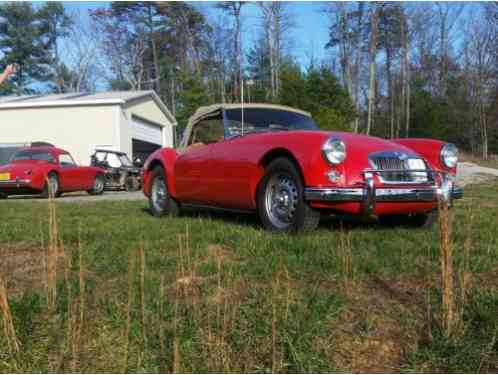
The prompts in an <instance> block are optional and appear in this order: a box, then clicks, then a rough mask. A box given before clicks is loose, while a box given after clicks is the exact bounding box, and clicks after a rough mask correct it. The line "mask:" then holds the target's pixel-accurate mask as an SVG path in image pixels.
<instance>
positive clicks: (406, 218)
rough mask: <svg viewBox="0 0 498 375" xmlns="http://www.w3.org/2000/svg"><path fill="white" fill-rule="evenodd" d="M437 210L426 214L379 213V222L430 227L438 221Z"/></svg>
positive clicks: (389, 224) (392, 224)
mask: <svg viewBox="0 0 498 375" xmlns="http://www.w3.org/2000/svg"><path fill="white" fill-rule="evenodd" d="M437 218H438V214H437V211H431V212H428V213H425V214H409V215H379V223H380V224H381V225H386V226H397V225H406V226H410V227H414V228H422V229H430V228H432V227H433V226H434V223H435V222H436V221H437Z"/></svg>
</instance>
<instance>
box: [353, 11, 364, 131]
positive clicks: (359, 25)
mask: <svg viewBox="0 0 498 375" xmlns="http://www.w3.org/2000/svg"><path fill="white" fill-rule="evenodd" d="M363 6H364V3H362V2H359V3H358V23H357V30H356V31H357V33H356V41H355V48H356V59H355V71H354V83H353V85H354V97H353V102H354V105H355V108H356V116H357V117H356V119H355V121H354V132H355V133H358V130H359V127H360V119H359V117H358V116H359V113H360V105H359V95H360V65H361V57H362V50H361V31H362V26H363V25H362V20H363Z"/></svg>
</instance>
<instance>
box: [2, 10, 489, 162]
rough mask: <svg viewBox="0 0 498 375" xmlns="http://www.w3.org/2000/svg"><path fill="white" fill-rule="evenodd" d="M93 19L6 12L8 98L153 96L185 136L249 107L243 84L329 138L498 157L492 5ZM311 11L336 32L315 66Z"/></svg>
mask: <svg viewBox="0 0 498 375" xmlns="http://www.w3.org/2000/svg"><path fill="white" fill-rule="evenodd" d="M85 11H88V15H87V14H77V13H76V12H74V11H69V10H68V9H67V6H65V5H64V4H63V3H55V4H54V3H46V4H31V3H4V4H2V5H0V70H3V68H5V67H6V66H7V65H8V64H12V63H17V64H18V65H19V71H18V72H17V74H16V75H15V76H13V77H11V78H10V79H9V81H8V82H7V83H4V84H3V85H2V86H1V87H0V94H2V95H12V94H17V95H22V94H34V93H50V92H53V93H65V92H94V91H103V90H155V91H156V92H157V93H158V95H159V96H160V97H161V99H162V100H163V101H164V102H165V103H166V104H167V106H168V107H169V108H170V110H171V112H172V113H173V114H174V115H175V116H176V117H177V119H178V121H179V123H180V124H181V125H184V124H185V122H186V119H187V118H188V116H189V115H191V114H192V112H193V111H194V110H195V109H196V108H197V107H198V106H200V105H208V104H212V103H216V102H238V101H240V92H241V85H244V92H245V100H250V101H253V102H270V103H280V104H286V105H291V106H295V107H298V108H301V109H303V110H307V111H310V112H311V113H312V115H313V117H314V118H315V120H316V121H317V123H318V124H319V125H320V127H322V128H323V129H328V130H347V131H354V132H361V133H366V134H371V135H376V136H380V137H384V138H396V137H432V138H440V139H444V140H447V141H450V142H454V143H456V144H457V145H458V146H460V147H461V148H463V149H464V150H467V151H469V152H472V153H474V154H476V155H480V156H482V157H483V158H484V159H487V158H488V157H490V155H494V154H497V153H498V109H497V105H496V104H497V100H498V82H497V76H498V75H497V71H496V70H497V66H498V65H497V58H498V38H497V35H498V6H497V3H493V2H491V3H472V4H470V3H439V2H430V3H404V2H399V3H388V2H370V3H359V2H341V3H334V2H331V3H323V4H321V5H320V9H317V8H316V7H315V8H311V7H308V6H307V5H306V4H304V5H303V4H293V3H286V2H278V3H277V2H243V1H237V2H217V3H209V4H207V5H204V6H202V7H201V6H197V5H196V4H190V3H182V2H178V3H169V2H140V1H137V2H126V3H124V2H113V3H110V4H109V5H108V6H106V5H104V4H99V5H98V6H95V7H93V8H90V9H88V10H85ZM302 12H314V17H316V18H320V19H321V20H323V21H324V23H325V24H326V25H327V27H328V30H324V33H328V37H327V39H328V42H327V43H325V45H319V46H318V48H320V49H321V50H322V52H323V53H322V54H320V56H321V57H320V58H318V59H317V58H314V57H313V58H309V59H308V60H309V61H308V62H307V63H303V62H302V61H303V60H302V58H300V57H302V56H299V53H298V50H301V51H302V48H301V49H299V48H296V44H299V43H301V44H302V36H301V37H300V38H299V37H298V35H299V34H302V33H305V30H303V27H304V26H306V25H304V26H303V24H300V23H299V22H298V21H299V17H300V13H302ZM249 14H257V20H254V19H250V17H249V16H248V15H249ZM249 23H251V25H253V24H254V23H256V24H258V27H257V28H256V29H255V30H251V33H250V34H251V36H252V38H250V37H249V36H248V35H249V32H248V28H249V26H248V25H249ZM312 42H313V41H312V40H309V44H310V45H311V44H312ZM301 47H302V46H301ZM305 47H306V48H307V46H305ZM303 48H304V47H303ZM301 54H302V52H301Z"/></svg>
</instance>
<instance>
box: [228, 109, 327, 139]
mask: <svg viewBox="0 0 498 375" xmlns="http://www.w3.org/2000/svg"><path fill="white" fill-rule="evenodd" d="M242 110H243V111H244V133H243V134H242V130H241V129H240V130H239V131H240V133H239V134H236V133H234V132H233V130H231V129H230V128H231V125H230V122H231V121H232V122H239V123H241V121H240V120H239V118H240V117H242ZM257 112H259V114H257ZM270 113H271V114H272V115H276V116H274V118H273V119H272V118H271V116H269V115H270ZM237 114H239V116H236V115H237ZM278 114H280V116H279V115H278ZM234 115H235V116H234ZM285 116H287V117H289V119H290V118H294V119H295V120H296V121H297V120H298V121H297V122H294V123H293V124H289V123H282V121H283V120H284V118H285ZM251 117H253V120H255V119H257V120H258V121H266V120H267V119H268V117H270V119H268V120H267V122H268V123H267V124H262V123H261V122H260V123H254V122H250V121H251ZM289 119H285V120H289ZM275 120H276V121H275ZM284 122H285V121H284ZM261 125H262V126H261ZM272 125H273V127H272ZM293 125H297V126H293ZM223 126H224V128H225V139H231V138H236V137H241V136H243V135H246V134H254V133H267V132H281V131H314V130H318V125H317V124H316V123H315V122H314V120H313V118H312V117H310V116H307V115H304V114H302V113H298V112H294V111H291V110H285V109H276V108H258V107H249V108H244V109H242V108H232V109H223ZM232 128H233V126H232Z"/></svg>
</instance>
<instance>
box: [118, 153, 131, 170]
mask: <svg viewBox="0 0 498 375" xmlns="http://www.w3.org/2000/svg"><path fill="white" fill-rule="evenodd" d="M119 160H120V161H121V164H123V166H125V167H132V166H133V164H132V163H131V160H130V158H129V157H128V155H125V154H121V155H119Z"/></svg>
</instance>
